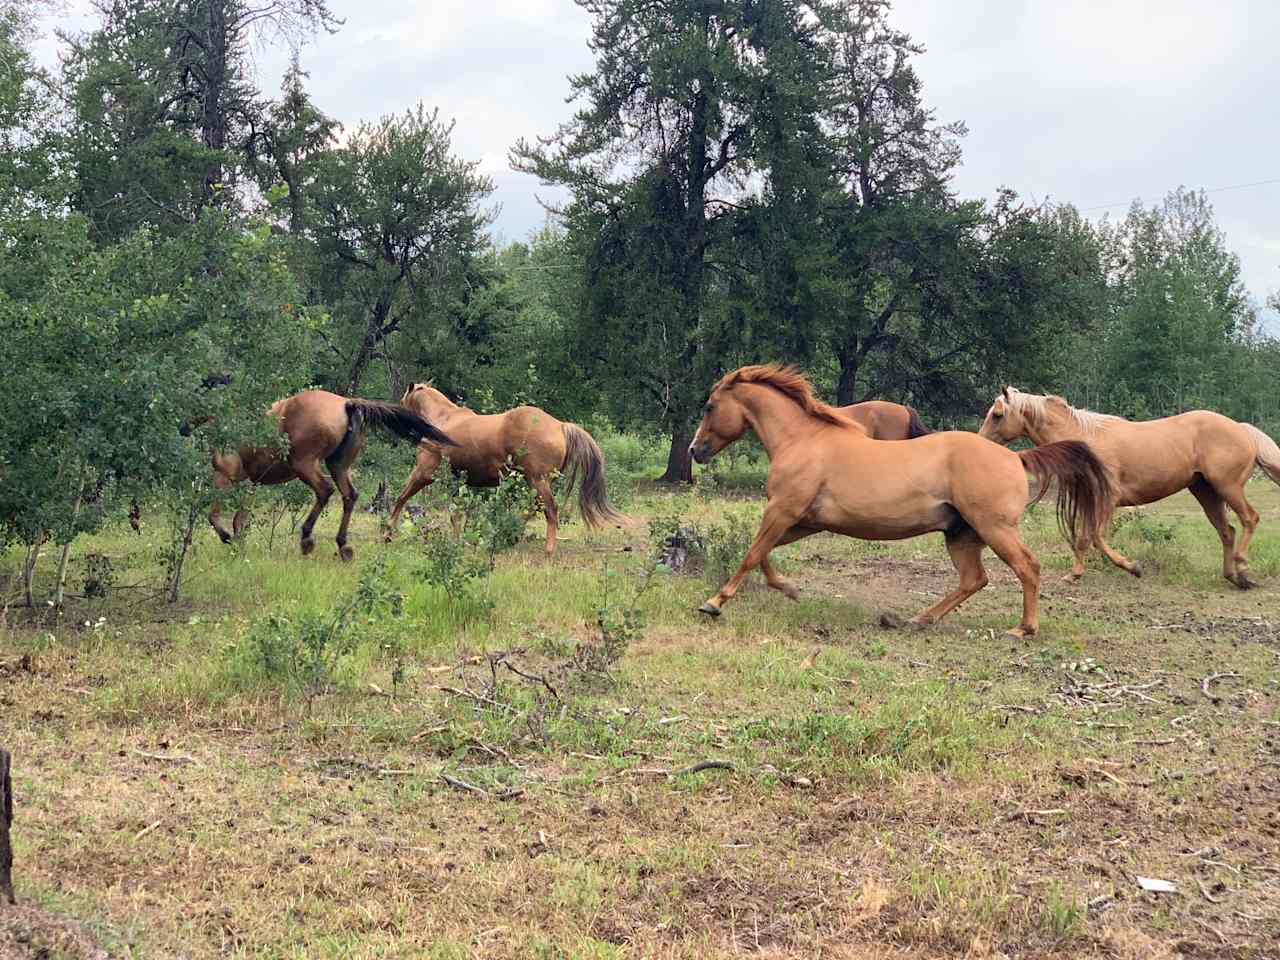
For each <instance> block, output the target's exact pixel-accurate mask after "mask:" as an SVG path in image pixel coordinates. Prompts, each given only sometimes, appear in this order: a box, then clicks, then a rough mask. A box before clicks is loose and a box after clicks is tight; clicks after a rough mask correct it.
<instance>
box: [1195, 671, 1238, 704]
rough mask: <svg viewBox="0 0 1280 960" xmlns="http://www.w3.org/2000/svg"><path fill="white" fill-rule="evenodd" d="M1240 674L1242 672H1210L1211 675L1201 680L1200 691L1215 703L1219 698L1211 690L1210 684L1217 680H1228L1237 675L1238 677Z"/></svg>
mask: <svg viewBox="0 0 1280 960" xmlns="http://www.w3.org/2000/svg"><path fill="white" fill-rule="evenodd" d="M1239 676H1240V674H1238V673H1211V674H1209V676H1207V677H1205V678H1204V679H1203V680H1201V681H1200V692H1201V693H1203V694H1204V695H1205V697H1207V698H1208V699H1209V700H1212V701H1213V702H1214V703H1217V702H1218V699H1219V698H1218V697H1215V696H1214V695H1213V694H1211V693H1210V692H1209V684H1211V683H1213V682H1214V681H1217V680H1226V679H1228V678H1229V677H1235V678H1237V679H1238V678H1239Z"/></svg>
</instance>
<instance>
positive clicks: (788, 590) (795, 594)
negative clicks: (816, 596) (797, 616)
mask: <svg viewBox="0 0 1280 960" xmlns="http://www.w3.org/2000/svg"><path fill="white" fill-rule="evenodd" d="M782 595H783V596H784V597H786V598H787V599H788V600H795V601H796V602H797V603H798V602H799V600H800V591H799V590H797V589H796V588H795V587H792V586H786V587H783V588H782Z"/></svg>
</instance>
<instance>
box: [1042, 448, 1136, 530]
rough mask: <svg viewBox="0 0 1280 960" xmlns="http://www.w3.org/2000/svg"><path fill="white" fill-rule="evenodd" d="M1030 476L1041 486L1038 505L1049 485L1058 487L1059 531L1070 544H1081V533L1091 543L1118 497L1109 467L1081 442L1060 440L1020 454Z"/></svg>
mask: <svg viewBox="0 0 1280 960" xmlns="http://www.w3.org/2000/svg"><path fill="white" fill-rule="evenodd" d="M1018 456H1019V457H1021V458H1022V465H1023V467H1024V468H1025V469H1026V471H1027V473H1029V474H1031V475H1032V476H1033V477H1035V478H1036V481H1037V482H1038V483H1039V485H1040V489H1039V491H1038V492H1037V493H1036V495H1035V498H1034V499H1033V500H1032V501H1031V502H1032V503H1038V502H1039V501H1040V499H1041V498H1042V497H1044V495H1045V494H1046V493H1047V492H1048V490H1049V486H1050V484H1052V483H1053V482H1055V481H1056V482H1057V485H1058V528H1059V529H1060V530H1061V531H1062V534H1063V536H1065V537H1066V538H1067V542H1068V543H1072V544H1074V543H1079V542H1080V540H1081V539H1082V537H1081V536H1080V534H1081V533H1085V534H1087V535H1088V537H1089V539H1090V540H1092V539H1094V538H1095V537H1096V536H1097V532H1098V528H1099V527H1100V526H1101V524H1102V520H1103V518H1104V517H1105V516H1106V512H1107V510H1108V509H1109V508H1110V506H1111V504H1112V502H1113V501H1114V498H1115V490H1114V488H1113V487H1112V485H1111V476H1110V474H1109V473H1108V472H1107V468H1106V465H1105V464H1103V462H1102V461H1101V460H1099V459H1098V457H1097V455H1096V454H1095V453H1094V452H1093V449H1092V448H1091V447H1090V446H1089V445H1088V444H1087V443H1085V442H1084V441H1082V440H1060V441H1058V442H1057V443H1046V444H1045V445H1044V446H1043V447H1034V448H1032V449H1030V450H1023V451H1022V452H1021V453H1019V454H1018Z"/></svg>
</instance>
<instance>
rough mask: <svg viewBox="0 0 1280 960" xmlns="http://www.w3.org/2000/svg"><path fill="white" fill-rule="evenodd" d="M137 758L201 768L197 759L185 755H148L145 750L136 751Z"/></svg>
mask: <svg viewBox="0 0 1280 960" xmlns="http://www.w3.org/2000/svg"><path fill="white" fill-rule="evenodd" d="M133 752H134V755H135V756H139V757H142V758H143V759H145V760H158V761H160V762H161V763H190V764H194V765H195V766H197V767H198V766H201V763H200V761H199V760H197V759H196V758H195V757H189V756H187V755H186V754H185V753H147V751H145V750H138V749H135V750H134V751H133Z"/></svg>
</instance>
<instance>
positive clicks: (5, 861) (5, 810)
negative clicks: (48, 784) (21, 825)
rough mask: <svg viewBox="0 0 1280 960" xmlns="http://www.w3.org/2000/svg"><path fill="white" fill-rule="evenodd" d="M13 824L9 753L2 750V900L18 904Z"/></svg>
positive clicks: (0, 834)
mask: <svg viewBox="0 0 1280 960" xmlns="http://www.w3.org/2000/svg"><path fill="white" fill-rule="evenodd" d="M12 823H13V784H12V783H10V782H9V751H7V750H5V749H3V748H0V900H4V901H7V902H8V903H11V904H12V903H17V902H18V901H17V899H16V898H15V897H14V895H13V876H12V874H11V873H10V871H12V869H13V847H12V846H11V845H10V843H9V826H10V825H11V824H12Z"/></svg>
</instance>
